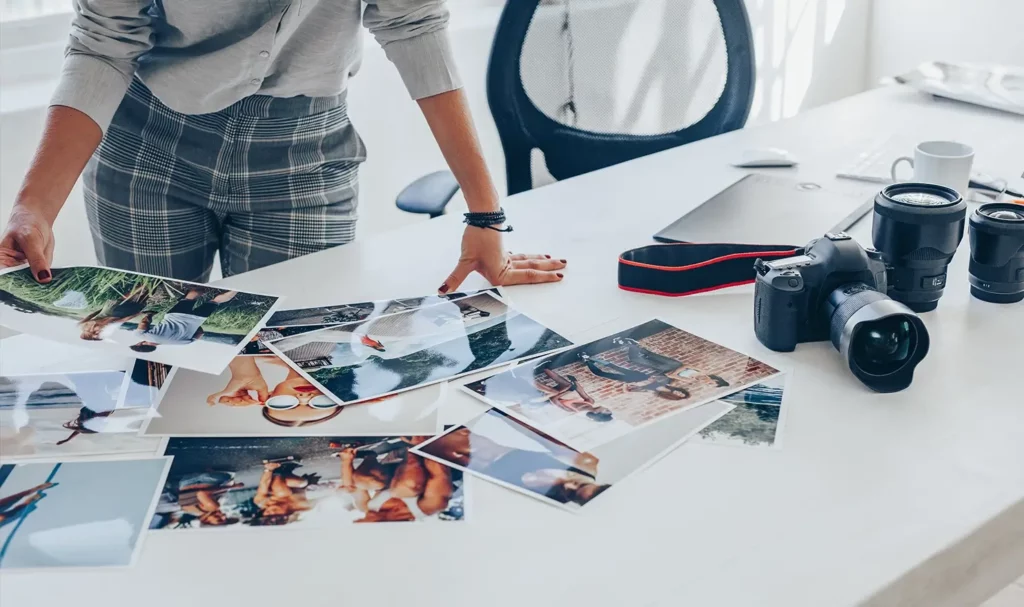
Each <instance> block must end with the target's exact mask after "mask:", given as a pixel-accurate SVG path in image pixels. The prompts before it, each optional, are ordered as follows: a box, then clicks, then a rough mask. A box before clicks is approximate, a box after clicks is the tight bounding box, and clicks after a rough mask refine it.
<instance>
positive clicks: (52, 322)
mask: <svg viewBox="0 0 1024 607" xmlns="http://www.w3.org/2000/svg"><path fill="white" fill-rule="evenodd" d="M52 274H53V280H52V281H51V282H50V283H48V284H45V285H44V284H39V283H37V282H36V281H35V279H34V278H33V277H32V275H31V273H30V271H29V269H28V268H21V269H15V270H13V271H8V272H5V273H2V274H0V312H2V314H0V319H2V321H3V324H4V325H5V326H7V327H10V328H11V329H14V330H16V331H20V332H23V333H28V334H32V335H38V336H40V337H46V338H49V339H53V340H56V341H61V342H64V343H70V344H76V345H81V344H94V345H95V346H96V347H97V348H105V349H106V350H108V351H110V352H113V353H117V354H121V355H124V356H132V357H137V358H142V359H145V360H151V361H154V362H160V363H165V364H169V365H172V366H181V367H185V368H189V369H195V370H197V371H203V372H207V373H220V372H221V371H222V370H223V369H224V367H226V366H227V364H228V362H229V361H230V360H231V359H232V358H234V356H235V354H237V353H238V351H239V350H240V349H241V348H242V346H243V345H244V344H246V343H247V342H248V341H249V339H250V337H251V336H252V335H253V334H254V333H255V332H256V330H257V329H258V328H260V327H261V326H263V322H264V320H265V319H266V318H267V317H268V316H269V315H270V314H271V313H272V312H273V309H274V307H275V306H276V304H277V301H278V298H276V297H272V296H267V295H259V294H254V293H246V292H240V291H232V290H227V289H220V288H216V287H210V286H207V285H200V284H195V283H189V282H182V281H178V280H170V279H166V278H159V277H155V276H148V275H145V274H136V273H134V272H125V271H121V270H113V269H109V268H98V267H84V266H80V267H68V268H53V270H52Z"/></svg>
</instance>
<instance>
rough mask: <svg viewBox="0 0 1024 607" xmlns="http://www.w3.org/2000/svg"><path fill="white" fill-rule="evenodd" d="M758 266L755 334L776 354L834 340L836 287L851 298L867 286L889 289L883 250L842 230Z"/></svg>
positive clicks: (755, 285) (883, 291)
mask: <svg viewBox="0 0 1024 607" xmlns="http://www.w3.org/2000/svg"><path fill="white" fill-rule="evenodd" d="M754 269H755V270H756V273H757V274H756V278H755V282H754V333H755V334H756V335H757V338H758V340H760V341H761V343H763V344H764V345H765V346H766V347H768V348H770V349H772V350H775V351H777V352H792V351H793V350H794V349H796V345H797V344H799V343H804V342H813V341H828V340H829V339H830V338H831V334H832V331H831V319H832V318H833V314H832V313H831V310H829V309H828V308H829V307H830V306H832V305H835V304H834V303H833V302H830V300H831V299H832V298H831V297H830V296H831V295H832V293H833V291H835V290H836V289H839V288H840V287H843V288H844V289H846V290H848V291H849V293H844V294H845V295H848V296H852V295H854V294H856V293H857V292H860V291H864V290H866V289H865V286H866V287H867V288H868V289H870V290H873V291H877V292H879V293H885V292H886V290H887V283H886V265H885V262H884V261H882V255H881V253H879V252H878V251H875V250H873V249H872V250H866V249H864V248H863V247H861V246H860V244H859V243H857V242H856V241H855V240H853V239H852V238H850V236H848V235H846V234H843V233H839V234H831V233H830V234H826V235H825V236H824V237H823V238H819V239H817V240H813V241H811V242H810V243H809V244H808V245H807V247H806V248H805V250H804V254H803V255H798V256H796V257H789V258H786V259H779V260H775V261H767V262H766V261H763V260H761V259H758V260H757V263H756V264H755V265H754ZM836 346H837V347H838V346H839V344H836Z"/></svg>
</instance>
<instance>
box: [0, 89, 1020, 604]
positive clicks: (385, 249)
mask: <svg viewBox="0 0 1024 607" xmlns="http://www.w3.org/2000/svg"><path fill="white" fill-rule="evenodd" d="M887 132H896V133H899V134H901V135H906V136H908V137H909V138H910V139H911V140H924V139H936V138H954V139H959V140H963V141H966V142H970V143H972V144H974V145H975V146H976V148H977V166H979V167H983V168H988V169H990V170H991V171H992V172H994V173H997V174H1001V175H1019V174H1020V172H1021V170H1022V169H1024V149H1022V148H1021V147H1020V146H1021V142H1022V141H1024V120H1022V119H1021V118H1018V117H1012V116H1010V115H1005V114H997V113H994V112H989V111H984V110H981V109H977V108H971V107H967V106H962V105H957V104H953V103H949V102H944V101H933V100H931V99H929V98H926V97H923V96H919V95H918V94H916V93H913V92H910V91H906V90H900V89H886V90H876V91H872V92H869V93H865V94H863V95H859V96H857V97H854V98H851V99H847V100H845V101H842V102H839V103H836V104H833V105H830V106H827V107H824V108H820V109H818V110H815V111H812V112H809V113H807V114H804V115H802V116H800V117H797V118H795V119H792V120H788V121H785V122H781V123H777V124H772V125H768V126H764V127H761V128H757V129H751V130H745V131H742V132H736V133H731V134H729V135H726V136H722V137H718V138H715V139H712V140H708V141H703V142H700V143H697V144H694V145H690V146H686V147H684V148H680V149H676V150H671V151H668V152H665V153H662V154H659V155H656V156H653V157H648V158H645V159H641V160H638V161H634V162H630V163H627V164H624V165H620V166H617V167H613V168H611V169H608V170H605V171H601V172H598V173H595V174H591V175H587V176H583V177H580V178H577V179H572V180H568V181H565V182H561V183H558V184H555V185H552V186H549V187H545V188H541V189H539V190H535V191H532V192H529V193H526V194H523V195H521V196H518V197H516V199H515V200H514V201H509V202H508V204H507V205H506V208H507V210H508V211H510V213H511V216H512V220H511V222H512V223H513V224H515V227H516V232H515V233H514V234H512V238H510V239H509V240H510V242H509V244H510V245H511V246H513V247H515V248H516V249H517V250H523V251H536V252H548V253H550V254H552V255H557V256H560V257H566V258H568V259H569V260H570V263H569V270H568V274H567V276H566V280H565V281H564V282H563V283H562V284H558V285H549V286H541V287H528V288H516V289H512V290H510V294H511V297H512V299H513V300H514V302H515V303H516V304H518V305H519V306H520V307H521V308H522V309H524V310H525V311H527V312H528V313H530V314H532V315H534V316H535V317H537V318H538V319H540V320H544V321H546V322H548V324H550V325H551V326H552V327H553V328H555V329H557V330H559V331H561V332H563V333H565V334H567V335H568V336H570V337H572V338H575V339H578V340H582V339H586V338H589V337H592V336H594V335H595V334H596V333H597V332H603V331H605V330H612V329H616V328H621V327H625V326H628V325H631V324H633V323H636V322H639V321H642V320H645V319H647V318H650V317H652V316H659V317H661V318H663V319H665V320H667V321H669V322H672V323H674V324H677V325H679V326H681V327H683V328H686V329H690V330H692V331H695V332H697V333H700V334H702V335H704V336H706V337H708V338H711V339H714V340H717V341H720V342H722V343H724V344H727V345H730V346H732V347H735V348H738V349H741V350H744V351H747V352H749V353H751V354H754V355H755V356H760V357H762V358H764V359H765V360H767V361H769V362H771V363H772V364H775V365H781V366H784V367H786V368H792V369H794V371H795V377H794V380H793V381H791V383H790V390H789V392H788V393H787V399H788V401H787V406H788V407H789V413H788V415H789V419H788V424H787V426H786V427H785V429H784V444H785V447H784V449H783V450H781V451H778V452H764V451H757V450H750V449H742V448H730V447H719V446H712V445H685V446H683V447H682V448H680V449H679V450H677V451H676V452H674V453H673V454H671V455H670V456H669V457H667V458H666V459H664V460H662V461H661V462H660V463H658V464H657V465H655V466H654V467H652V468H650V469H649V470H647V471H645V472H644V473H643V474H640V475H638V476H635V477H633V478H631V479H629V480H627V481H626V482H623V483H620V484H619V485H617V486H616V487H615V488H614V489H613V490H612V491H609V492H608V493H607V494H606V496H605V497H603V498H602V499H601V500H599V501H597V502H595V503H594V504H593V505H592V506H591V507H588V508H587V511H586V512H585V513H584V514H582V515H578V516H573V515H570V514H566V513H564V512H562V511H559V510H556V509H554V508H551V507H549V506H546V505H544V504H541V503H539V502H536V501H534V500H531V499H528V498H524V497H522V496H520V495H517V494H514V493H511V492H508V491H506V490H504V489H501V488H499V487H496V486H493V485H490V484H488V483H485V482H474V483H473V484H472V486H471V490H472V492H471V495H470V498H471V503H470V505H469V506H470V508H469V509H468V517H469V520H468V521H467V522H465V523H464V524H461V525H438V526H421V527H416V526H404V525H376V526H353V527H345V528H339V529H338V530H337V531H336V532H333V533H324V532H320V531H317V532H304V531H294V530H292V531H290V530H267V531H266V532H261V533H255V532H253V533H242V532H234V531H225V532H224V533H154V534H151V535H150V536H149V538H148V539H147V541H146V545H145V549H144V551H143V554H142V558H141V559H140V561H139V564H138V565H137V566H136V567H135V568H134V569H132V570H127V571H105V572H89V573H59V574H58V573H50V574H46V575H17V576H15V575H8V576H5V577H4V578H3V579H2V582H0V604H2V605H3V607H49V606H57V605H62V606H67V605H75V606H86V605H88V606H91V605H97V606H98V605H104V606H111V607H114V606H125V607H128V606H131V607H136V606H140V605H145V606H147V607H156V606H163V605H175V606H176V605H181V604H188V603H192V602H194V601H196V600H198V601H200V602H201V603H202V604H205V605H218V606H220V605H223V606H234V605H249V606H255V605H260V606H262V605H291V604H295V605H304V606H312V605H332V606H341V605H344V606H349V605H351V606H357V605H375V606H383V605H403V606H404V605H419V606H433V605H439V606H446V607H447V606H472V607H478V606H495V607H497V606H506V605H507V606H516V607H518V606H522V605H530V606H538V607H539V606H547V605H553V606H559V607H569V606H576V605H580V606H588V605H595V606H596V605H602V606H603V605H623V606H628V607H640V606H655V605H657V606H666V607H676V606H681V605H699V606H705V605H716V606H717V605H729V606H733V605H735V606H738V607H751V606H769V605H772V606H775V605H778V606H780V607H797V606H803V605H806V606H808V607H824V606H832V605H850V604H856V603H865V604H871V605H927V606H929V607H937V606H944V605H950V606H952V605H958V606H960V605H976V604H978V603H979V602H980V601H982V600H983V599H985V598H987V597H988V596H989V595H991V594H993V593H995V592H996V591H998V590H999V589H1000V588H1002V587H1003V586H1006V585H1007V584H1009V583H1010V582H1011V581H1012V580H1013V579H1015V578H1016V577H1018V576H1020V574H1021V573H1022V572H1024V395H1022V394H1024V387H1022V383H1021V381H1022V380H1021V377H1022V371H1024V366H1022V364H1021V360H1022V356H1024V305H1022V304H1017V305H1013V306H995V305H991V304H985V303H982V302H979V301H976V300H974V299H972V298H971V297H970V296H969V294H968V285H967V260H968V245H967V242H966V239H965V242H964V244H963V246H962V248H961V251H960V253H959V254H958V255H957V257H956V259H955V260H954V263H953V266H952V268H951V274H950V276H951V278H950V281H949V282H950V286H949V287H948V288H947V290H946V295H945V297H944V298H943V299H942V301H941V303H940V305H939V309H938V311H936V312H934V313H931V314H928V315H927V316H926V322H927V325H928V328H929V331H930V333H931V336H932V350H931V353H930V354H929V355H928V358H927V359H926V360H925V361H924V362H923V363H922V365H921V366H920V367H919V370H918V374H917V377H916V378H915V381H914V384H913V386H912V387H911V388H910V389H909V390H907V391H904V392H902V393H898V394H891V395H885V396H882V395H876V394H874V393H871V392H869V391H868V390H867V389H865V388H864V387H863V386H862V385H861V384H860V383H859V382H858V381H857V380H856V379H854V378H853V376H852V375H851V374H850V373H849V371H848V370H847V369H846V368H845V366H844V364H843V362H842V360H841V359H840V357H839V355H838V354H837V353H836V352H835V351H834V350H833V349H832V346H831V345H830V344H829V343H822V344H811V345H803V346H801V347H799V348H798V350H797V352H796V353H794V354H791V355H779V354H776V353H773V352H769V351H768V350H766V349H765V348H763V347H762V346H761V345H760V344H759V343H758V342H757V340H756V339H755V337H754V334H753V332H752V327H751V295H750V293H751V289H750V288H749V287H748V288H742V289H734V290H731V291H726V292H722V293H720V294H716V295H709V296H700V297H689V298H683V299H668V298H658V297H653V296H644V295H637V294H631V293H626V292H623V291H620V290H618V289H617V288H616V282H615V274H616V256H617V254H618V253H619V252H620V251H622V250H624V249H627V248H630V247H635V246H639V245H642V244H645V243H647V242H649V239H650V235H651V234H652V233H653V232H655V231H656V230H657V229H658V228H660V227H661V226H663V225H665V224H666V223H668V222H669V221H670V220H672V219H674V218H676V217H677V216H679V215H680V214H681V213H682V212H684V211H686V210H687V209H689V208H691V207H693V206H694V205H696V204H697V203H698V202H699V201H701V200H704V199H705V198H706V197H708V196H710V195H711V194H713V193H714V192H716V191H718V190H720V189H722V188H723V187H724V186H726V185H727V184H728V183H729V182H731V181H732V180H734V179H735V178H736V177H737V176H738V175H739V174H740V171H739V170H737V169H732V168H729V167H728V166H726V160H727V159H728V158H730V157H732V155H733V154H734V153H735V151H736V150H738V149H740V148H741V147H747V146H755V145H758V146H765V145H771V146H779V147H785V148H787V149H789V150H790V151H791V152H793V153H794V154H796V155H797V156H798V157H799V158H800V159H802V160H803V161H804V164H803V165H802V166H801V167H800V168H799V170H798V171H791V172H788V173H784V174H799V175H800V176H801V177H802V178H807V179H814V180H828V179H831V176H832V174H833V173H834V172H835V171H836V170H837V169H838V168H839V167H841V166H843V165H844V164H846V163H847V162H848V161H849V159H850V157H851V155H855V154H856V153H858V152H859V151H861V146H862V145H863V144H864V143H863V142H865V141H867V140H870V139H871V138H873V137H877V136H878V135H879V134H884V133H887ZM1014 185H1016V186H1018V187H1019V186H1020V185H1021V180H1019V179H1018V180H1015V181H1014ZM874 189H875V188H873V187H871V186H866V191H868V192H870V191H872V190H874ZM374 203H377V204H387V202H386V201H374ZM742 220H743V218H742V217H737V221H742ZM792 220H793V221H800V218H799V217H793V218H792ZM862 223H864V222H862ZM827 227H828V226H822V231H824V229H826V228H827ZM865 229H866V226H864V225H862V226H858V228H857V230H855V233H859V235H860V236H863V235H864V234H865V233H866V232H865ZM460 230H461V226H460V224H459V223H458V218H455V217H448V218H446V219H439V220H434V221H430V222H424V224H422V225H417V226H414V227H412V228H409V229H404V230H400V231H396V232H392V233H388V234H384V235H380V236H374V237H373V238H368V239H366V240H363V241H361V242H359V243H356V244H353V245H349V246H346V247H343V248H341V249H338V250H335V251H330V252H325V253H322V254H319V255H316V256H313V257H308V258H305V259H302V260H296V261H293V262H288V263H285V264H281V265H278V266H275V267H271V268H267V269H264V270H261V271H258V272H253V273H251V274H248V275H242V276H237V277H234V278H233V279H231V280H230V281H227V282H228V283H229V284H232V285H235V286H239V287H250V288H253V289H260V290H265V291H273V292H279V293H282V294H286V295H288V296H289V297H290V298H291V299H290V300H289V303H290V304H292V305H296V306H298V305H317V304H321V303H327V302H337V301H355V300H364V299H367V298H376V297H388V296H400V295H411V294H416V293H425V292H431V291H433V290H434V289H436V288H437V286H438V285H439V284H440V283H441V280H442V279H443V278H444V276H445V275H446V274H447V272H448V271H449V270H450V266H451V265H452V263H453V261H454V260H455V259H456V256H457V247H458V234H459V232H460ZM770 240H771V238H770V235H766V241H770ZM797 244H800V243H797ZM476 284H479V283H476ZM602 323H604V324H605V325H606V326H598V325H602ZM480 410H481V409H480V406H479V405H478V404H476V402H475V401H473V400H472V399H470V398H469V397H467V396H465V395H462V394H458V395H456V396H454V397H453V398H452V402H451V403H450V406H449V407H448V408H447V409H446V414H447V415H446V417H448V418H449V419H450V420H451V421H460V420H462V419H464V418H466V417H468V416H469V415H472V414H474V413H476V412H478V411H480Z"/></svg>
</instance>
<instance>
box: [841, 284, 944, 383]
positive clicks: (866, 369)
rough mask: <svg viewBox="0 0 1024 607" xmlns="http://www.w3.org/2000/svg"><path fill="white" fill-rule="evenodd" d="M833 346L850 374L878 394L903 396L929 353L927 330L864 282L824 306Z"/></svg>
mask: <svg viewBox="0 0 1024 607" xmlns="http://www.w3.org/2000/svg"><path fill="white" fill-rule="evenodd" d="M825 308H826V309H825V310H824V312H825V314H827V315H828V318H829V334H830V337H831V338H832V345H834V346H835V347H836V349H837V350H839V353H840V354H842V355H843V358H845V359H846V360H847V363H848V364H849V365H850V371H852V372H853V374H854V375H855V376H856V377H857V379H859V380H861V381H862V382H864V384H865V385H866V386H868V387H869V388H871V389H872V390H875V391H877V392H898V391H900V390H903V389H904V388H906V387H907V386H909V385H910V383H911V381H913V379H914V368H915V367H917V364H918V363H919V362H921V361H922V360H923V359H924V357H925V355H926V354H928V345H929V338H928V330H927V329H926V328H925V326H924V323H923V322H922V321H921V318H920V317H919V316H918V315H917V314H915V313H914V312H913V310H911V309H910V308H908V307H907V306H905V305H903V304H901V303H899V302H897V301H893V300H892V299H890V298H889V297H888V296H887V295H885V294H884V293H880V292H878V291H876V290H874V289H872V288H871V287H869V286H868V285H866V284H864V283H850V284H845V285H843V286H841V287H839V288H837V289H835V290H834V291H832V293H830V294H829V297H828V300H827V302H826V304H825Z"/></svg>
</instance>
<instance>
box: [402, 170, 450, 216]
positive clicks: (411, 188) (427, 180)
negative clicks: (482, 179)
mask: <svg viewBox="0 0 1024 607" xmlns="http://www.w3.org/2000/svg"><path fill="white" fill-rule="evenodd" d="M458 191H459V182H457V181H455V175H452V174H451V173H450V172H449V171H437V172H436V173H430V174H429V175H424V176H423V177H420V178H419V179H417V180H416V181H414V182H412V183H410V184H409V185H408V186H406V187H405V189H404V190H402V191H401V193H399V194H398V197H397V198H396V199H395V205H396V206H397V207H398V208H399V209H402V210H403V211H406V212H408V213H421V214H424V215H430V217H431V218H434V217H439V216H441V215H444V208H445V206H447V205H448V202H449V201H450V200H451V199H452V196H455V193H456V192H458Z"/></svg>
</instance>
